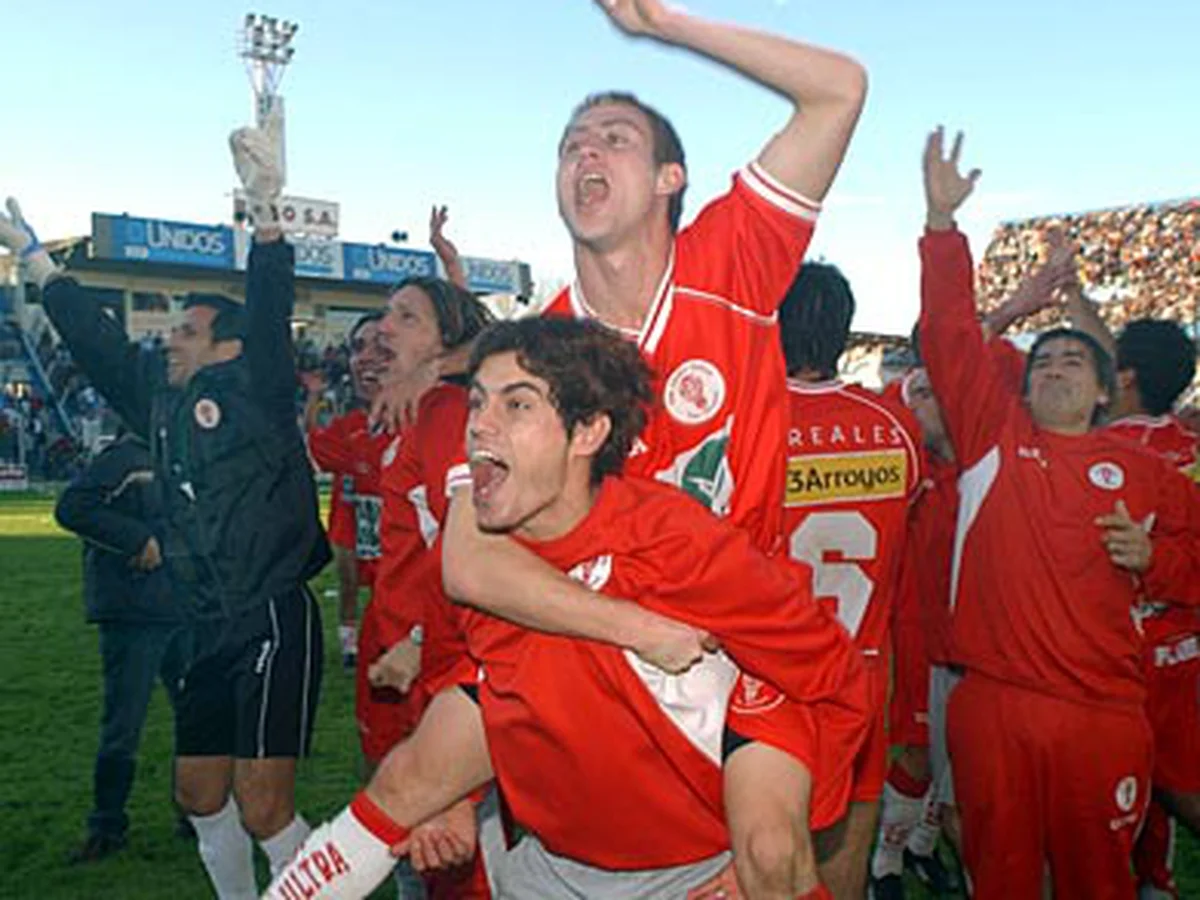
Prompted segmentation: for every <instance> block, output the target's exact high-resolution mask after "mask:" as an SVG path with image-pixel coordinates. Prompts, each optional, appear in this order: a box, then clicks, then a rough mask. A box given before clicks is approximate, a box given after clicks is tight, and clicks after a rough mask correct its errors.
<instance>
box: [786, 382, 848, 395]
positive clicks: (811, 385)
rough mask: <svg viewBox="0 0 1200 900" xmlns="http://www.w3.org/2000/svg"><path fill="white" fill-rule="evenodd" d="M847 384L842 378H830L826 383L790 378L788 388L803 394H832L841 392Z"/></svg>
mask: <svg viewBox="0 0 1200 900" xmlns="http://www.w3.org/2000/svg"><path fill="white" fill-rule="evenodd" d="M845 386H846V383H845V382H844V381H842V379H840V378H830V379H828V380H826V381H802V380H800V379H799V378H789V379H788V388H789V389H790V390H793V391H798V392H800V393H802V394H830V393H834V392H836V391H840V390H841V389H842V388H844V387H845Z"/></svg>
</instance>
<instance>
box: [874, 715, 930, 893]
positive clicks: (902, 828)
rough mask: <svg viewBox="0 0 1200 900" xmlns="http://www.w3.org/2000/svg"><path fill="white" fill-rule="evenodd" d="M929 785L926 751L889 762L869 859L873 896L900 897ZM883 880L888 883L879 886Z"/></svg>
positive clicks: (911, 750)
mask: <svg viewBox="0 0 1200 900" xmlns="http://www.w3.org/2000/svg"><path fill="white" fill-rule="evenodd" d="M894 702H895V700H894V699H893V703H894ZM892 733H893V734H894V733H895V729H893V732H892ZM930 784H931V778H930V775H929V750H928V748H927V747H914V746H907V747H904V748H903V749H902V750H901V752H900V755H899V756H897V757H896V759H895V760H893V761H892V765H891V768H890V769H889V770H888V775H887V781H886V782H885V783H884V786H883V798H882V802H881V808H880V816H879V833H878V834H877V835H876V839H875V853H874V854H873V855H872V857H871V882H872V887H873V893H874V895H875V896H876V897H879V896H880V895H881V894H886V895H887V896H889V897H901V896H903V890H904V889H903V886H902V885H901V884H900V879H901V876H902V875H903V873H904V850H905V848H906V847H908V845H909V840H910V839H911V837H912V835H913V832H914V831H915V830H916V829H917V827H918V825H919V824H920V823H921V821H922V817H923V816H924V814H925V806H926V803H927V798H928V797H929V795H930V794H931V793H932V792H931V791H930ZM935 840H936V838H935ZM885 879H886V880H887V881H888V884H886V885H881V882H882V881H883V880H885Z"/></svg>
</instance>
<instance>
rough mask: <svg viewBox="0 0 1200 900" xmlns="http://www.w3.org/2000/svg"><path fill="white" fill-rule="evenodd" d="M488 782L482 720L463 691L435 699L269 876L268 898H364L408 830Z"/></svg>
mask: <svg viewBox="0 0 1200 900" xmlns="http://www.w3.org/2000/svg"><path fill="white" fill-rule="evenodd" d="M491 778H492V768H491V760H490V759H489V757H488V750H487V739H486V735H485V733H484V729H483V716H482V715H481V714H480V711H479V706H478V705H477V704H476V703H475V701H474V700H472V699H471V698H470V697H469V696H468V695H467V693H466V692H465V691H463V690H462V689H460V688H451V689H450V690H447V691H443V692H442V693H440V694H438V695H437V696H436V697H435V698H434V699H433V701H432V702H431V703H430V705H429V708H428V709H426V710H425V713H424V715H423V716H422V717H421V722H420V724H419V725H418V726H417V730H416V731H415V732H414V733H413V735H412V737H410V738H409V739H408V740H406V741H405V742H404V743H402V744H399V745H397V746H396V747H395V748H393V749H392V751H391V752H390V753H389V754H388V755H387V758H385V759H384V761H383V762H382V763H381V764H380V766H379V769H378V770H377V771H376V772H375V776H374V777H373V778H372V779H371V783H370V784H368V785H367V787H366V789H365V790H363V791H362V792H360V793H359V794H358V796H356V797H355V798H354V801H353V802H352V803H351V804H350V806H349V807H347V808H346V809H345V810H343V811H342V812H341V814H339V815H338V816H337V817H336V818H334V819H333V820H332V821H330V822H328V823H326V824H324V825H321V826H319V827H318V828H317V829H316V830H314V831H313V833H312V834H311V835H309V837H308V839H307V840H306V841H305V843H304V845H303V846H302V847H301V848H300V851H299V853H298V854H297V855H296V857H295V859H293V860H292V861H291V862H290V863H288V865H287V866H286V867H285V868H284V869H283V870H282V871H281V872H280V873H279V874H278V875H277V876H276V877H275V879H274V881H272V883H271V887H270V888H269V889H268V890H267V893H266V894H265V896H266V897H267V898H269V900H294V898H295V897H304V898H305V900H331V898H336V900H350V898H360V897H366V896H368V895H369V894H370V893H371V891H373V890H374V889H375V888H376V887H378V886H379V884H381V883H382V882H383V881H384V880H385V879H386V878H387V876H388V874H389V873H390V872H391V870H392V868H393V866H394V865H395V863H396V856H395V855H394V854H393V848H396V847H397V846H398V845H401V844H402V843H403V841H404V840H405V839H406V838H407V837H408V835H409V833H410V832H411V830H412V828H413V827H414V826H415V825H417V824H418V823H420V822H422V821H424V820H425V819H428V818H429V817H431V816H433V815H436V814H437V813H439V812H441V811H442V810H444V809H446V808H447V807H449V806H450V805H451V804H453V803H454V802H455V801H457V800H459V799H461V798H462V797H464V796H466V795H467V794H468V793H469V792H470V791H472V790H474V789H475V788H478V787H480V786H481V785H483V784H486V783H487V782H488V781H490V780H491Z"/></svg>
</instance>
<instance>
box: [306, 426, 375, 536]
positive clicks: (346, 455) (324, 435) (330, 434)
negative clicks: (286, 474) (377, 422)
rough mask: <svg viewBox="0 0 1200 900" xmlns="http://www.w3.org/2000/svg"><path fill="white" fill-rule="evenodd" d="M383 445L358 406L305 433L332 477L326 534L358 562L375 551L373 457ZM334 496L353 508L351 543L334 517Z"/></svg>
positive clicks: (337, 513)
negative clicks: (372, 431)
mask: <svg viewBox="0 0 1200 900" xmlns="http://www.w3.org/2000/svg"><path fill="white" fill-rule="evenodd" d="M387 443H388V438H387V436H386V435H372V434H371V430H370V427H369V426H368V424H367V414H366V411H365V410H362V409H355V410H351V411H350V412H348V413H346V414H345V415H344V416H339V417H338V418H336V419H334V420H333V421H332V422H330V423H329V425H328V426H326V427H325V428H314V429H313V430H311V431H310V432H309V433H308V449H309V452H310V453H311V454H312V457H313V460H314V461H315V462H316V463H317V465H318V466H320V467H321V468H322V469H324V470H325V471H326V472H330V473H331V474H333V476H334V489H333V496H332V498H331V506H330V538H331V540H333V542H334V543H335V544H338V546H353V547H354V550H355V556H356V557H357V558H358V559H361V560H370V559H378V558H379V556H380V553H381V548H380V537H379V526H380V516H381V514H382V506H383V504H382V500H381V498H380V492H379V491H380V488H379V469H380V466H379V460H380V456H381V455H382V454H383V451H384V448H385V447H386V445H387ZM339 476H341V477H340V478H339ZM339 500H340V501H341V502H342V503H345V504H348V505H349V506H350V507H351V508H352V510H353V518H352V521H353V528H354V531H353V542H352V543H346V542H345V528H346V525H345V521H344V519H341V518H340V516H341V511H340V509H339V506H338V502H339ZM335 532H336V534H335Z"/></svg>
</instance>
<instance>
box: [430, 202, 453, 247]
mask: <svg viewBox="0 0 1200 900" xmlns="http://www.w3.org/2000/svg"><path fill="white" fill-rule="evenodd" d="M449 218H450V211H449V210H448V209H447V208H446V207H445V206H436V205H435V206H434V207H433V209H431V210H430V211H429V243H430V244H431V245H432V246H433V247H434V249H437V247H438V245H439V244H440V245H442V246H444V247H449V248H450V249H451V250H454V244H452V243H451V242H450V239H449V238H448V237H446V235H445V233H444V229H445V227H446V222H447V221H448V220H449ZM454 252H456V253H457V252H458V251H457V250H455V251H454Z"/></svg>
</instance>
